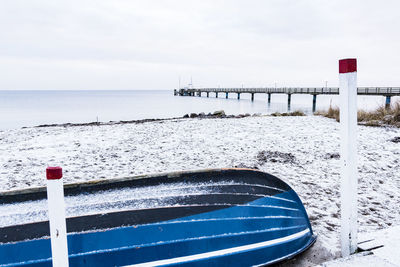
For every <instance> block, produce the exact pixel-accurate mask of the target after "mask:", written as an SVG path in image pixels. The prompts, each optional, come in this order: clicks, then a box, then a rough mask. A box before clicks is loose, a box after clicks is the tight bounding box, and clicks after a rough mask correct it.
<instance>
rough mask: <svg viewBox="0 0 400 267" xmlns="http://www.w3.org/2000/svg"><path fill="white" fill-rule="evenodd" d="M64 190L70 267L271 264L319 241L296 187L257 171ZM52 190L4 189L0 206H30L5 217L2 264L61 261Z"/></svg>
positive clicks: (135, 179)
mask: <svg viewBox="0 0 400 267" xmlns="http://www.w3.org/2000/svg"><path fill="white" fill-rule="evenodd" d="M64 191H65V198H66V205H67V217H68V218H67V232H68V251H69V263H70V266H121V265H138V266H141V265H143V266H164V265H190V266H204V265H212V266H238V265H240V266H251V265H268V264H273V263H276V262H280V261H283V260H286V259H289V258H292V257H294V256H295V255H297V254H299V253H301V252H303V251H304V250H306V249H307V248H309V247H310V246H311V245H312V244H313V243H314V241H315V239H316V236H315V235H314V234H313V231H312V229H311V225H310V222H309V219H308V216H307V213H306V211H305V209H304V206H303V204H302V203H301V200H300V199H299V197H298V196H297V194H296V193H295V192H294V191H293V190H292V189H291V188H290V186H289V185H287V184H286V183H285V182H283V181H282V180H280V179H278V178H277V177H274V176H272V175H269V174H267V173H264V172H260V171H255V170H249V169H213V170H202V171H191V172H179V173H168V174H161V175H149V176H140V177H131V178H124V179H112V180H102V181H95V182H86V183H77V184H69V185H65V186H64ZM111 196H112V197H111ZM45 198H46V189H45V188H36V189H30V190H21V191H10V192H4V193H0V207H1V206H3V207H4V209H5V210H10V209H13V208H12V207H13V205H15V206H14V209H15V210H17V209H18V207H22V208H21V209H26V211H24V212H21V213H20V214H18V212H16V213H12V214H11V213H10V214H8V215H7V214H6V215H4V216H3V221H1V220H0V221H1V224H0V266H51V247H50V239H49V224H48V221H47V220H46V219H45V218H46V211H44V210H42V208H43V206H44V205H43V203H42V202H43V201H44V202H45ZM99 200H101V202H99ZM41 201H42V202H41ZM24 205H25V206H24ZM29 205H33V207H30V206H29ZM23 207H25V208H23ZM85 213H88V214H85ZM7 216H8V217H7Z"/></svg>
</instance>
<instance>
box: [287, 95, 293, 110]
mask: <svg viewBox="0 0 400 267" xmlns="http://www.w3.org/2000/svg"><path fill="white" fill-rule="evenodd" d="M291 101H292V94H288V95H287V107H288V111H290V102H291Z"/></svg>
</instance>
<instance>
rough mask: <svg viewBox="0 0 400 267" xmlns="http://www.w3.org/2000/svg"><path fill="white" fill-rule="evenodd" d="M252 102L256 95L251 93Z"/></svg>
mask: <svg viewBox="0 0 400 267" xmlns="http://www.w3.org/2000/svg"><path fill="white" fill-rule="evenodd" d="M251 101H254V93H251Z"/></svg>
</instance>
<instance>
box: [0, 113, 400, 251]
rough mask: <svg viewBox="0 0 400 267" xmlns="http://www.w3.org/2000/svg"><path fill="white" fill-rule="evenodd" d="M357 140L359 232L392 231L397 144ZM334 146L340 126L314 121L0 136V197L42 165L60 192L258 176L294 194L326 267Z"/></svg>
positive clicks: (40, 176) (174, 124) (334, 240)
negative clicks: (166, 177) (255, 172)
mask: <svg viewBox="0 0 400 267" xmlns="http://www.w3.org/2000/svg"><path fill="white" fill-rule="evenodd" d="M357 131H358V170H359V183H358V212H359V218H358V221H359V225H360V226H359V231H360V232H366V231H373V230H377V229H382V228H387V227H389V226H391V225H399V224H400V214H399V212H398V205H399V204H398V203H400V194H399V192H398V190H399V188H400V164H399V161H400V143H394V142H391V141H390V140H391V139H393V138H394V137H397V136H400V129H398V128H374V127H366V126H358V129H357ZM339 146H340V140H339V123H337V122H336V121H334V120H330V119H326V118H322V117H317V116H306V117H268V116H267V117H247V118H241V119H180V120H172V121H163V122H149V123H143V124H122V125H121V124H120V125H107V126H80V127H49V128H26V129H17V130H7V131H0V166H1V170H0V188H1V189H2V191H5V190H10V189H19V188H27V187H31V186H42V185H45V168H46V166H56V165H59V166H62V167H63V169H64V178H63V179H64V180H65V182H66V183H70V182H76V181H83V180H92V179H104V178H113V177H122V176H133V175H140V174H146V173H157V172H167V171H179V170H191V169H201V168H221V167H236V166H237V167H257V168H259V169H260V170H262V171H265V172H268V173H271V174H273V175H275V176H277V177H279V178H281V179H283V180H285V181H286V182H287V183H289V184H290V185H291V186H292V187H293V189H294V190H295V191H296V192H297V193H298V194H299V196H300V198H301V199H302V200H303V203H304V205H305V207H306V210H307V212H308V214H309V217H310V220H311V223H312V225H313V229H314V231H315V232H316V233H317V234H318V241H317V244H316V245H314V246H316V247H318V248H319V253H320V254H321V255H322V254H323V255H324V257H325V258H335V257H338V256H340V248H339V239H338V238H339V231H340V228H339V224H340V213H339V207H340V193H339V189H340V188H339V187H340V162H339V159H338V158H337V156H335V155H337V153H339ZM276 152H279V153H276ZM260 155H261V156H260ZM262 155H272V157H263V156H262ZM282 155H283V156H282ZM284 155H287V159H290V160H287V159H286V158H285V156H284ZM321 249H324V250H325V251H324V252H321Z"/></svg>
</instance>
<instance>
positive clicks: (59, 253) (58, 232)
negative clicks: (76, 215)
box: [46, 167, 68, 267]
mask: <svg viewBox="0 0 400 267" xmlns="http://www.w3.org/2000/svg"><path fill="white" fill-rule="evenodd" d="M46 178H47V204H48V206H49V224H50V238H51V240H50V243H51V258H52V263H53V266H67V267H68V244H67V227H66V221H65V204H64V186H63V181H62V179H61V178H62V169H61V168H60V167H48V168H47V169H46Z"/></svg>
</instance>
